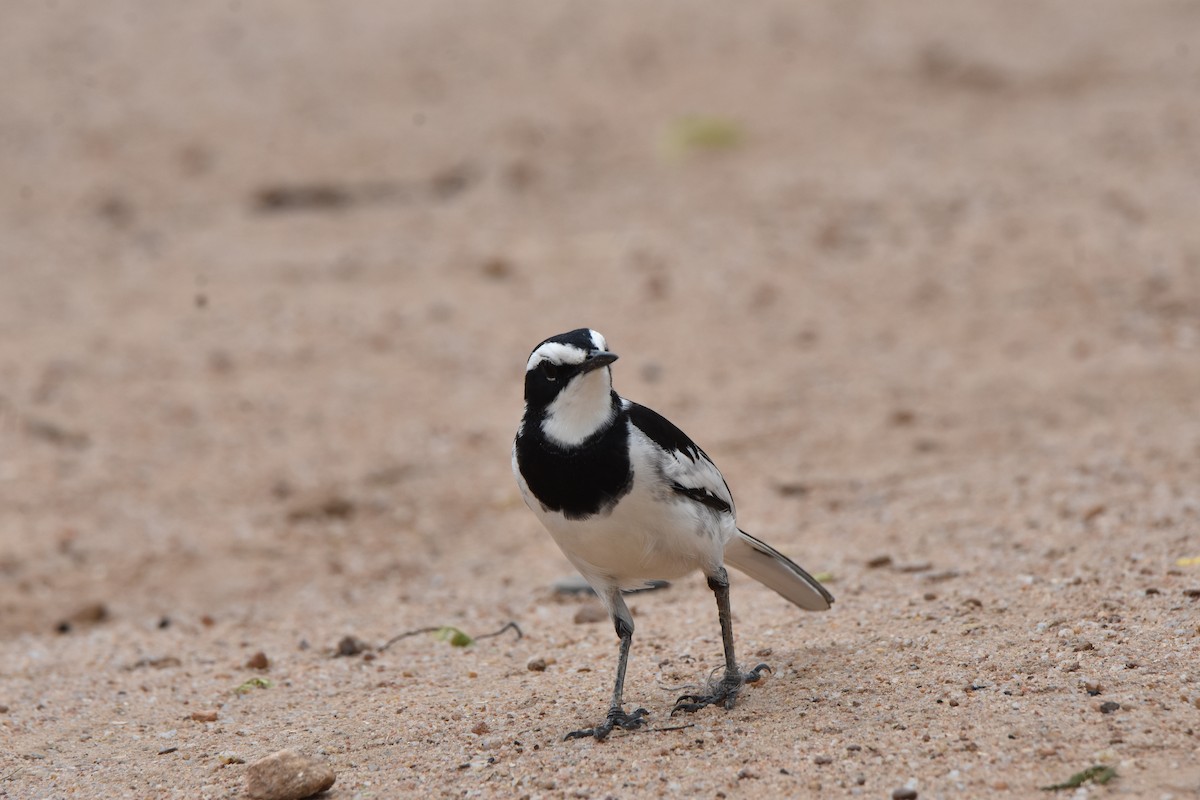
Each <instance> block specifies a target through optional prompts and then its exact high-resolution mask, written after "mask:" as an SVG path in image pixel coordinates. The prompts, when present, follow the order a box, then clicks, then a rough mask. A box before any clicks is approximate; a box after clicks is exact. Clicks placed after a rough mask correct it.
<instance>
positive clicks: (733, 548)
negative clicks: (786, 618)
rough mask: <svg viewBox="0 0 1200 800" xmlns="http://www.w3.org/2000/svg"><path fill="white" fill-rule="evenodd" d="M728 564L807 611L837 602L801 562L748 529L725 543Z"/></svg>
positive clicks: (819, 609) (824, 608)
mask: <svg viewBox="0 0 1200 800" xmlns="http://www.w3.org/2000/svg"><path fill="white" fill-rule="evenodd" d="M725 563H726V564H729V565H730V566H732V567H734V568H736V569H739V570H741V571H742V572H744V573H746V574H747V575H749V576H750V577H751V578H754V580H756V581H758V582H759V583H761V584H762V585H763V586H766V587H767V588H769V589H774V590H775V591H776V592H778V593H779V594H780V595H782V596H783V597H785V598H787V599H788V600H791V601H792V602H793V603H795V604H796V605H798V606H800V607H801V608H803V609H804V610H806V611H825V610H827V609H828V608H829V605H830V604H831V603H832V602H833V595H831V594H830V593H829V592H828V591H826V590H825V587H824V586H822V585H821V584H820V583H819V582H818V581H817V579H816V578H814V577H813V576H812V575H809V574H808V573H807V572H805V571H804V570H803V569H802V568H801V567H800V565H799V564H797V563H796V562H794V561H792V560H791V559H790V558H788V557H787V556H785V555H784V554H783V553H781V552H779V551H778V550H776V549H775V548H773V547H771V546H770V545H769V544H767V543H766V542H761V541H759V540H758V539H755V538H754V537H753V536H751V535H750V534H748V533H746V532H745V531H742V530H739V531H738V535H737V536H735V537H733V539H731V540H730V541H729V544H727V545H725Z"/></svg>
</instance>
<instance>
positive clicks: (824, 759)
mask: <svg viewBox="0 0 1200 800" xmlns="http://www.w3.org/2000/svg"><path fill="white" fill-rule="evenodd" d="M813 763H814V764H819V765H822V766H824V765H825V764H832V763H833V759H832V758H830V757H829V756H813Z"/></svg>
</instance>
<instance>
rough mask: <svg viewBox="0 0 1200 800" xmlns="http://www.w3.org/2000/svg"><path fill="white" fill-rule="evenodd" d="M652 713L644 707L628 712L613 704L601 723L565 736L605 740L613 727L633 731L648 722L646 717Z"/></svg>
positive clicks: (564, 739) (566, 737) (566, 738)
mask: <svg viewBox="0 0 1200 800" xmlns="http://www.w3.org/2000/svg"><path fill="white" fill-rule="evenodd" d="M649 714H650V712H649V711H647V710H646V709H644V708H639V709H636V710H635V711H632V712H630V713H629V714H626V713H625V712H624V710H622V709H621V708H620V707H619V706H613V707H612V708H610V709H609V710H608V717H607V718H606V719H605V720H604V722H602V723H601V724H599V725H597V726H596V727H594V728H584V729H583V730H581V731H571V732H570V733H568V734H567V735H566V736H565V737H564V738H563V741H567V740H568V739H585V738H587V737H588V736H591V737H593V738H595V739H596V740H597V741H604V739H605V738H607V737H608V734H610V733H612V729H613V728H620V729H621V730H626V731H632V730H635V729H636V728H640V727H642V726H643V725H645V724H646V717H647V716H648V715H649Z"/></svg>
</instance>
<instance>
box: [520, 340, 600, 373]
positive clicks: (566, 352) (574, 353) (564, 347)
mask: <svg viewBox="0 0 1200 800" xmlns="http://www.w3.org/2000/svg"><path fill="white" fill-rule="evenodd" d="M585 358H587V353H585V352H583V351H582V350H580V349H579V348H578V347H576V346H575V345H573V344H563V343H562V342H546V343H545V344H543V345H542V346H541V347H539V348H538V349H537V350H534V351H533V353H532V354H531V355H530V356H529V363H527V364H526V365H525V371H526V372H529V370H531V369H533V368H534V367H536V366H537V365H538V364H541V363H542V362H543V361H551V362H553V363H555V364H582V363H583V360H584V359H585Z"/></svg>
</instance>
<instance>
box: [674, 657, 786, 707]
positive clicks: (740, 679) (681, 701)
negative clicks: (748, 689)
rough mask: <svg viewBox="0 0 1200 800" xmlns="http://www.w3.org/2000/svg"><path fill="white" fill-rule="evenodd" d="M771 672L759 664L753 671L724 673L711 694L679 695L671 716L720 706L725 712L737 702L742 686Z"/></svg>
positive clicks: (768, 667) (767, 667) (765, 665)
mask: <svg viewBox="0 0 1200 800" xmlns="http://www.w3.org/2000/svg"><path fill="white" fill-rule="evenodd" d="M764 671H765V672H771V671H772V670H771V667H770V666H768V665H767V664H759V665H758V666H757V667H755V668H754V669H752V670H750V671H749V672H745V673H726V675H725V677H724V678H722V679H721V682H720V683H718V684H717V685H716V686H715V687H713V691H712V693H711V694H703V695H701V694H685V695H680V696H679V698H678V699H676V700H675V707H674V708H673V709H671V716H672V717H673V716H675V715H676V714H678V713H679V712H681V711H682V712H684V713H687V714H691V713H692V712H694V711H699V710H700V709H702V708H705V707H707V706H715V705H722V706H724V707H725V709H726V710H728V709H731V708H733V704H734V703H735V702H737V696H738V691H739V690H740V689H741V688H742V686H743V685H744V684H747V683H755V682H757V681H759V680H761V679H762V673H763V672H764Z"/></svg>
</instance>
